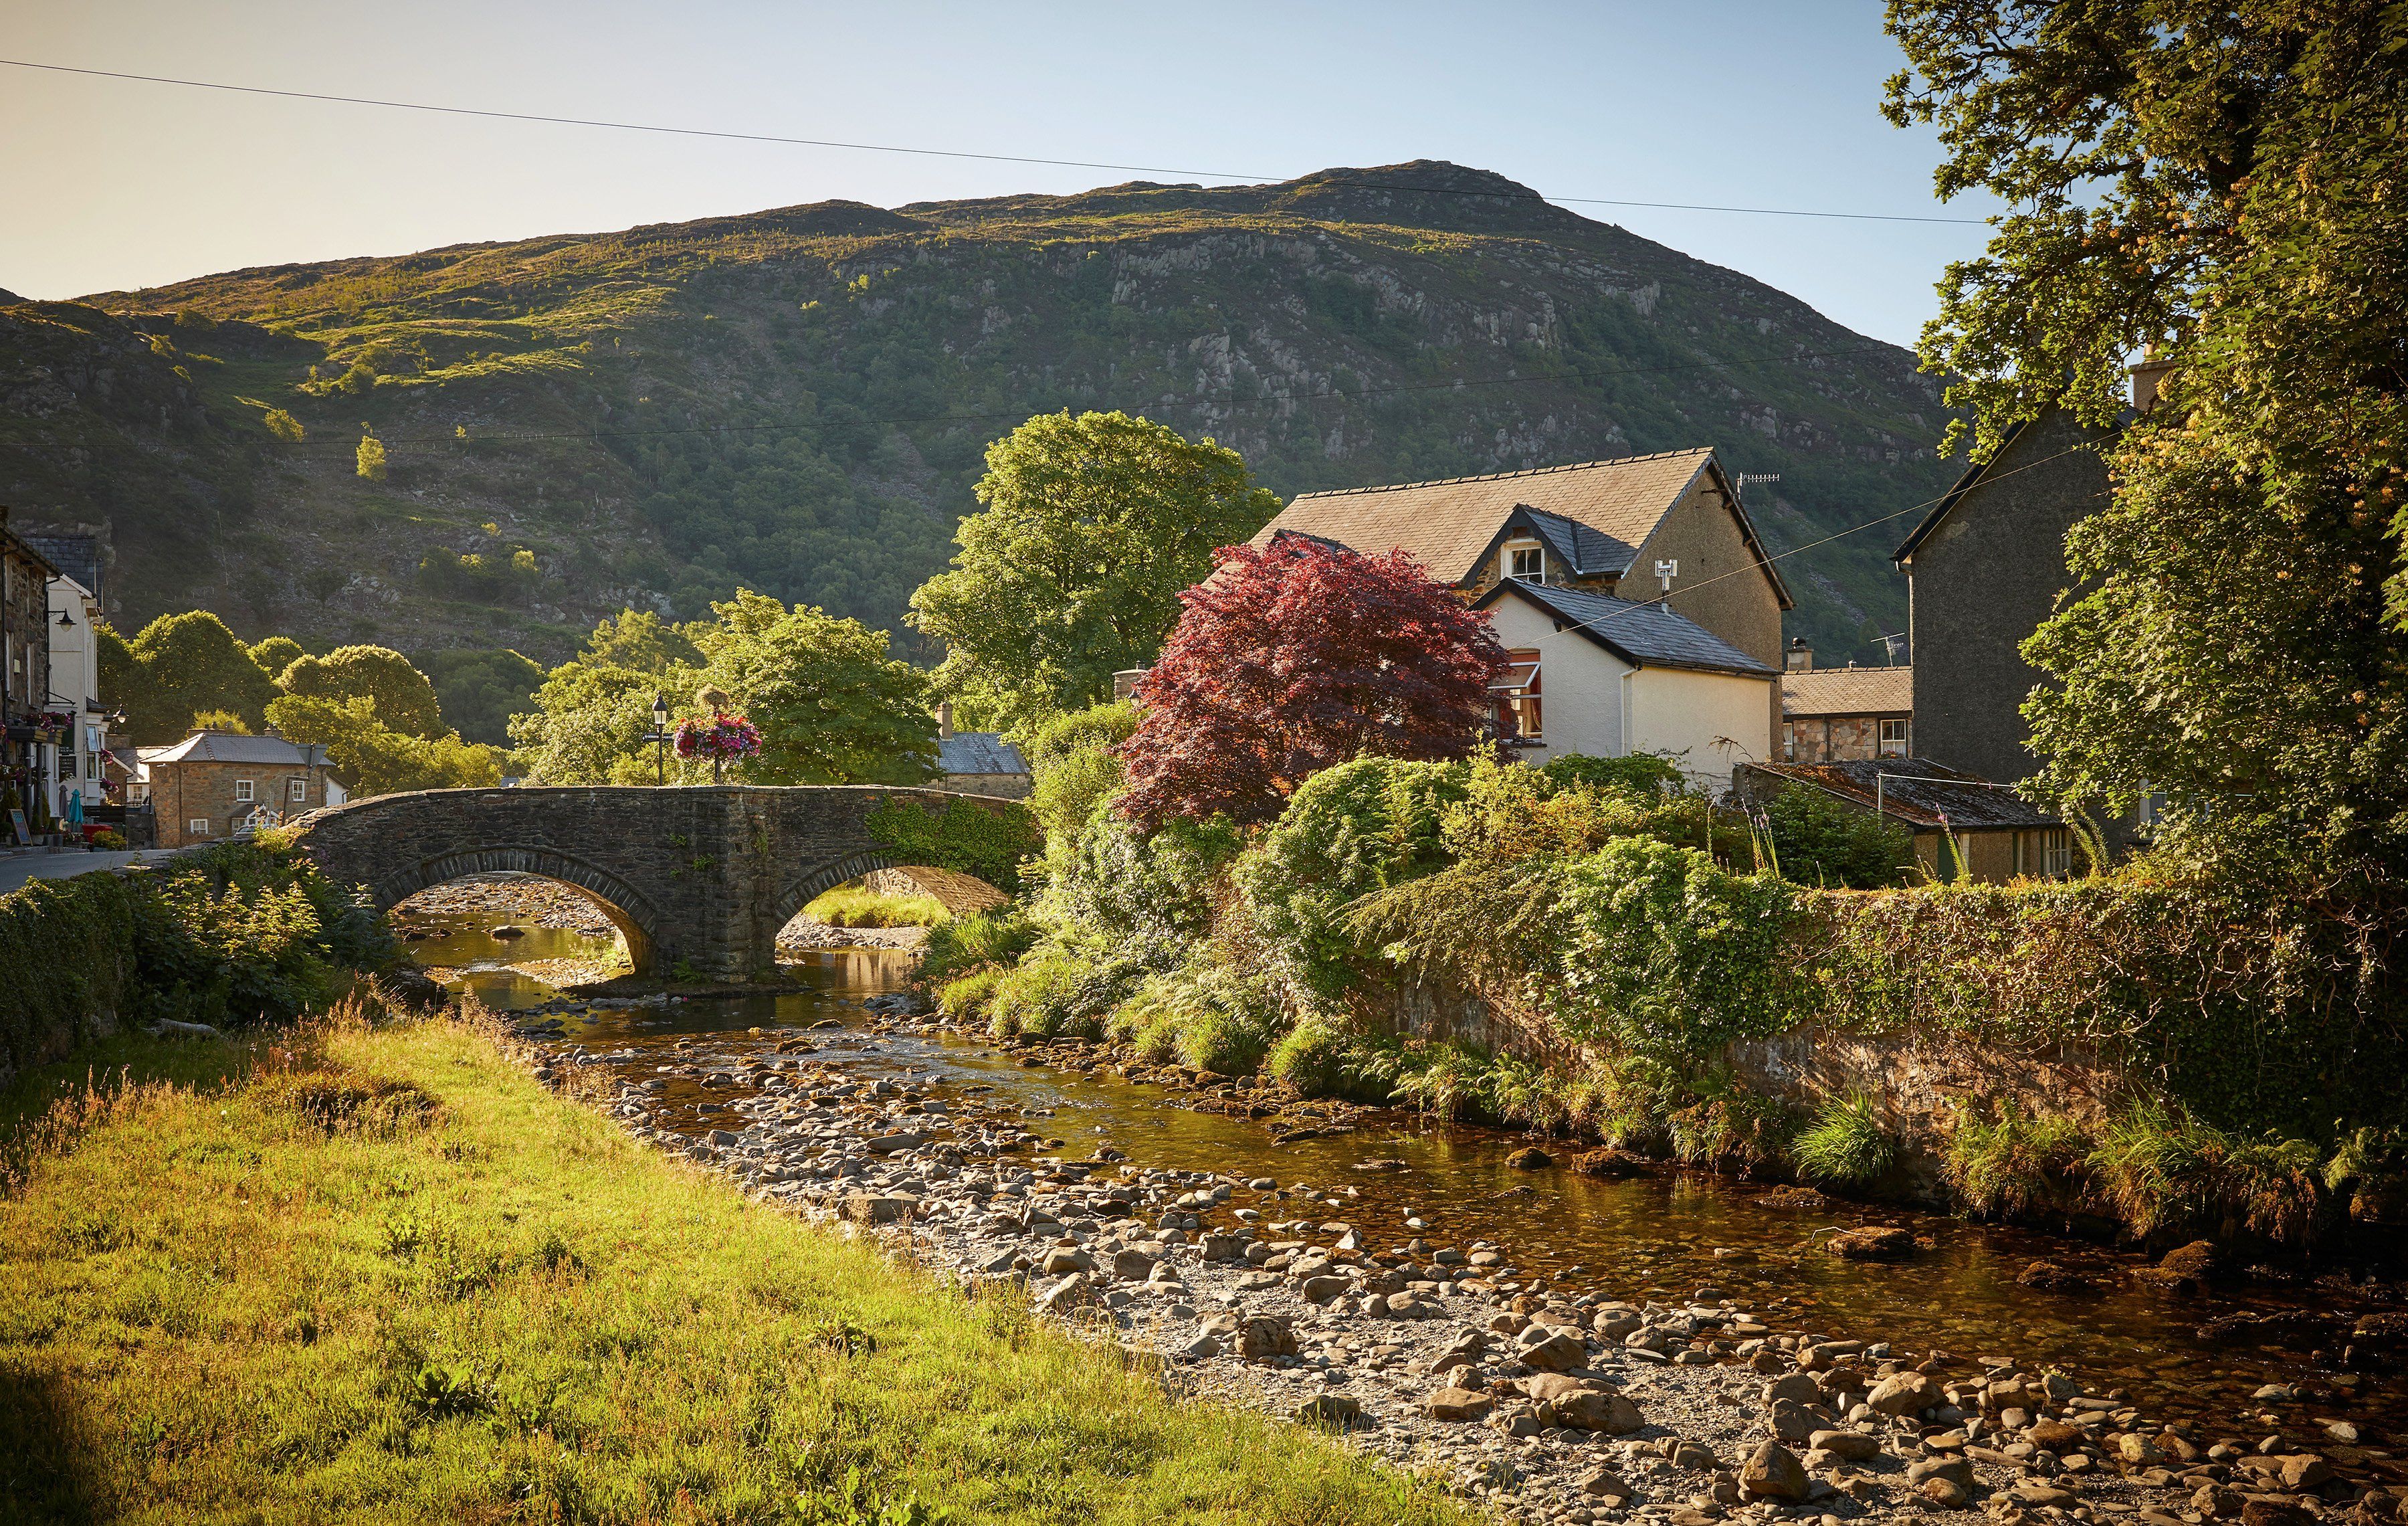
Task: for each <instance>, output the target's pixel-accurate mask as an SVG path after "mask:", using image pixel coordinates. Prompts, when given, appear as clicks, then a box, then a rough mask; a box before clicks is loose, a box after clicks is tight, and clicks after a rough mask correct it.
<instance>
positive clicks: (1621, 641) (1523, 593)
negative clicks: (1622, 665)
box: [1471, 578, 1773, 678]
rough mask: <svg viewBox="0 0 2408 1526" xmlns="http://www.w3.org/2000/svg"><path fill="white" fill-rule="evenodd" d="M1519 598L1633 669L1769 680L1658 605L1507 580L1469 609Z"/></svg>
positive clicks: (1766, 672)
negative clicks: (1694, 670) (1734, 674)
mask: <svg viewBox="0 0 2408 1526" xmlns="http://www.w3.org/2000/svg"><path fill="white" fill-rule="evenodd" d="M1501 598H1521V599H1524V600H1527V602H1528V603H1530V604H1533V605H1535V606H1537V607H1538V608H1539V609H1541V610H1544V611H1546V612H1548V613H1549V614H1552V615H1554V616H1555V618H1556V619H1558V620H1561V621H1562V622H1563V623H1564V626H1565V629H1566V630H1567V631H1578V632H1579V633H1580V635H1581V636H1582V637H1583V638H1584V639H1585V640H1587V641H1593V642H1595V643H1596V644H1597V645H1598V646H1601V647H1603V648H1605V649H1606V650H1607V651H1609V652H1611V653H1613V655H1615V656H1617V657H1620V658H1621V659H1622V660H1623V661H1625V662H1627V663H1628V664H1630V665H1631V666H1632V667H1634V668H1688V669H1696V670H1698V671H1699V672H1708V673H1738V674H1742V675H1743V676H1745V677H1749V678H1770V677H1772V676H1773V669H1770V668H1769V667H1767V666H1765V665H1764V664H1763V663H1761V662H1758V661H1756V659H1755V658H1754V657H1751V656H1749V655H1747V654H1746V653H1744V652H1742V651H1741V650H1740V649H1739V648H1738V647H1735V646H1733V645H1731V644H1730V643H1729V642H1728V641H1724V640H1723V639H1722V638H1721V637H1719V636H1717V635H1715V634H1714V633H1713V632H1712V631H1710V630H1708V629H1706V627H1705V626H1701V625H1699V624H1698V623H1697V622H1696V621H1694V620H1692V619H1690V618H1689V617H1688V616H1686V615H1684V614H1675V613H1673V612H1671V610H1670V609H1669V608H1667V607H1666V606H1664V605H1662V604H1639V603H1634V602H1632V601H1631V600H1629V599H1627V598H1615V597H1613V595H1611V594H1592V593H1589V592H1587V591H1586V590H1584V589H1579V588H1563V587H1558V586H1555V585H1554V584H1552V583H1523V582H1520V581H1518V580H1516V579H1512V578H1508V579H1506V580H1505V581H1504V582H1502V583H1498V585H1497V586H1496V587H1494V588H1491V589H1490V590H1488V592H1487V593H1485V594H1484V595H1482V596H1481V597H1480V598H1479V599H1478V600H1477V601H1475V602H1474V603H1473V604H1472V606H1471V607H1472V608H1473V609H1475V610H1484V609H1486V608H1488V607H1489V606H1490V605H1492V604H1494V603H1496V602H1497V601H1498V599H1501Z"/></svg>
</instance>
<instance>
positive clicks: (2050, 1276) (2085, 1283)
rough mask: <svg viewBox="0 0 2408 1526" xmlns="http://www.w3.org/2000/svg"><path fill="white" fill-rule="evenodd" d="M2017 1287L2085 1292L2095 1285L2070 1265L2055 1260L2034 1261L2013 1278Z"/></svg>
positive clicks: (2039, 1290)
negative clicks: (2060, 1264) (2062, 1264)
mask: <svg viewBox="0 0 2408 1526" xmlns="http://www.w3.org/2000/svg"><path fill="white" fill-rule="evenodd" d="M2015 1283H2016V1285H2017V1286H2019V1287H2024V1288H2031V1289H2032V1290H2033V1291H2035V1292H2042V1293H2087V1292H2091V1291H2093V1290H2095V1288H2096V1287H2097V1285H2096V1284H2094V1283H2093V1282H2092V1281H2091V1280H2090V1279H2089V1278H2088V1277H2085V1276H2084V1275H2083V1274H2081V1273H2079V1272H2076V1271H2074V1270H2073V1269H2072V1268H2071V1267H2068V1266H2059V1265H2058V1264H2057V1262H2055V1261H2034V1262H2032V1263H2031V1264H2030V1265H2029V1266H2027V1267H2025V1268H2024V1269H2023V1273H2022V1274H2021V1275H2019V1276H2017V1277H2016V1278H2015Z"/></svg>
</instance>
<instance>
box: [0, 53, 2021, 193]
mask: <svg viewBox="0 0 2408 1526" xmlns="http://www.w3.org/2000/svg"><path fill="white" fill-rule="evenodd" d="M0 65H5V66H7V67H8V68H12V69H37V70H40V71H42V72H44V73H47V74H72V75H81V76H83V77H85V78H87V79H122V80H129V81H132V82H135V83H138V84H146V85H175V86H178V87H180V88H182V89H186V90H214V91H221V92H223V93H225V94H235V95H266V96H273V97H276V98H278V99H281V100H289V101H321V102H326V103H330V104H333V105H337V106H371V107H377V108H381V109H384V110H389V111H424V112H428V113H432V114H434V115H437V116H447V117H482V118H486V119H488V120H490V121H495V122H541V123H545V124H547V125H551V126H555V127H600V128H606V129H608V130H609V131H612V132H622V133H659V134H664V135H666V136H668V137H710V138H721V139H725V140H727V141H731V142H738V143H778V144H785V145H788V146H791V147H796V148H808V149H842V150H846V151H851V152H854V153H895V154H910V155H915V156H919V157H923V158H932V159H975V160H979V161H982V162H984V163H987V164H1000V165H1042V166H1050V167H1053V168H1057V169H1108V170H1111V171H1113V172H1114V173H1117V174H1129V175H1181V176H1193V177H1194V178H1196V179H1197V180H1237V181H1243V182H1249V183H1254V184H1274V185H1275V184H1284V183H1287V182H1288V181H1289V180H1290V179H1291V178H1290V177H1286V176H1280V175H1254V174H1240V173H1238V172H1237V171H1235V170H1226V169H1165V168H1163V167H1162V166H1158V165H1118V164H1109V163H1104V162H1101V161H1097V160H1092V159H1043V158H1039V157H1036V156H1035V155H1031V154H1019V153H978V152H973V151H969V150H966V149H918V148H904V147H899V146H897V145H895V144H892V143H854V142H848V141H845V140H843V139H839V138H824V137H784V136H781V135H779V134H775V133H739V132H734V131H730V130H725V129H721V128H713V127H671V126H667V125H664V124H661V123H658V122H611V121H607V120H604V119H601V118H596V117H556V116H548V115H545V114H543V113H540V112H535V111H502V110H495V109H489V108H480V107H468V106H436V105H433V104H431V103H428V102H424V101H390V100H382V99H379V98H377V97H375V96H368V95H336V94H326V93H323V92H319V91H308V90H275V89H271V88H269V87H267V86H265V85H236V84H229V83H226V82H224V81H222V80H217V79H176V78H173V77H171V76H167V75H157V74H130V73H126V72H123V71H121V70H117V69H86V68H78V67H76V66H74V65H66V64H37V63H35V62H33V61H31V60H29V59H22V58H0ZM1312 183H1314V184H1316V185H1335V186H1348V187H1356V188H1360V189H1364V190H1371V191H1412V192H1417V193H1420V194H1425V195H1433V196H1484V197H1488V198H1490V199H1492V200H1498V201H1538V202H1568V203H1573V204H1577V205H1580V206H1584V207H1642V208H1652V209H1657V210H1663V211H1676V212H1739V213H1746V214H1748V215H1751V216H1756V217H1819V218H1827V219H1832V220H1835V221H1840V222H1849V223H1951V224H1956V225H1960V226H1967V227H1985V226H1987V225H1988V221H1989V220H1988V219H1986V218H1979V217H1928V216H1914V215H1911V214H1908V213H1902V212H1827V211H1813V210H1809V209H1804V208H1797V207H1727V206H1715V205H1707V204H1701V203H1696V202H1685V201H1633V200H1628V199H1625V198H1619V197H1613V196H1550V195H1544V194H1541V193H1539V192H1535V191H1522V192H1511V191H1475V190H1471V189H1469V188H1468V187H1464V186H1452V185H1399V184H1397V183H1395V182H1394V181H1389V180H1328V179H1322V178H1318V177H1315V178H1314V179H1313V180H1312Z"/></svg>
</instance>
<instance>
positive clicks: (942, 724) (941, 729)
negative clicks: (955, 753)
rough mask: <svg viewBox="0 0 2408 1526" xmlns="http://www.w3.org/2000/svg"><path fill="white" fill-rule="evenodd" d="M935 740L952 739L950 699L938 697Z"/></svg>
mask: <svg viewBox="0 0 2408 1526" xmlns="http://www.w3.org/2000/svg"><path fill="white" fill-rule="evenodd" d="M937 740H938V741H953V701H952V700H951V699H940V700H939V701H938V702H937Z"/></svg>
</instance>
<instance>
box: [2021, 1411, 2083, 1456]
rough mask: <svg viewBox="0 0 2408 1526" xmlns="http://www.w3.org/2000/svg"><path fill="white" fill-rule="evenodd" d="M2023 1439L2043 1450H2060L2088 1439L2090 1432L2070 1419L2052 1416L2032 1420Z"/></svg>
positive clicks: (2078, 1444)
mask: <svg viewBox="0 0 2408 1526" xmlns="http://www.w3.org/2000/svg"><path fill="white" fill-rule="evenodd" d="M2024 1439H2025V1440H2027V1441H2028V1442H2030V1443H2031V1444H2032V1445H2033V1446H2035V1447H2041V1448H2042V1449H2044V1450H2047V1451H2052V1452H2061V1451H2064V1450H2065V1449H2066V1448H2068V1447H2079V1446H2081V1445H2082V1444H2083V1443H2084V1442H2085V1441H2088V1440H2089V1439H2090V1433H2089V1432H2086V1431H2085V1430H2083V1429H2082V1427H2080V1426H2078V1425H2075V1424H2073V1423H2072V1422H2071V1421H2070V1420H2060V1419H2057V1418H2053V1417H2052V1418H2041V1419H2037V1420H2034V1421H2033V1422H2032V1425H2031V1429H2030V1430H2028V1431H2027V1432H2024Z"/></svg>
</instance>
